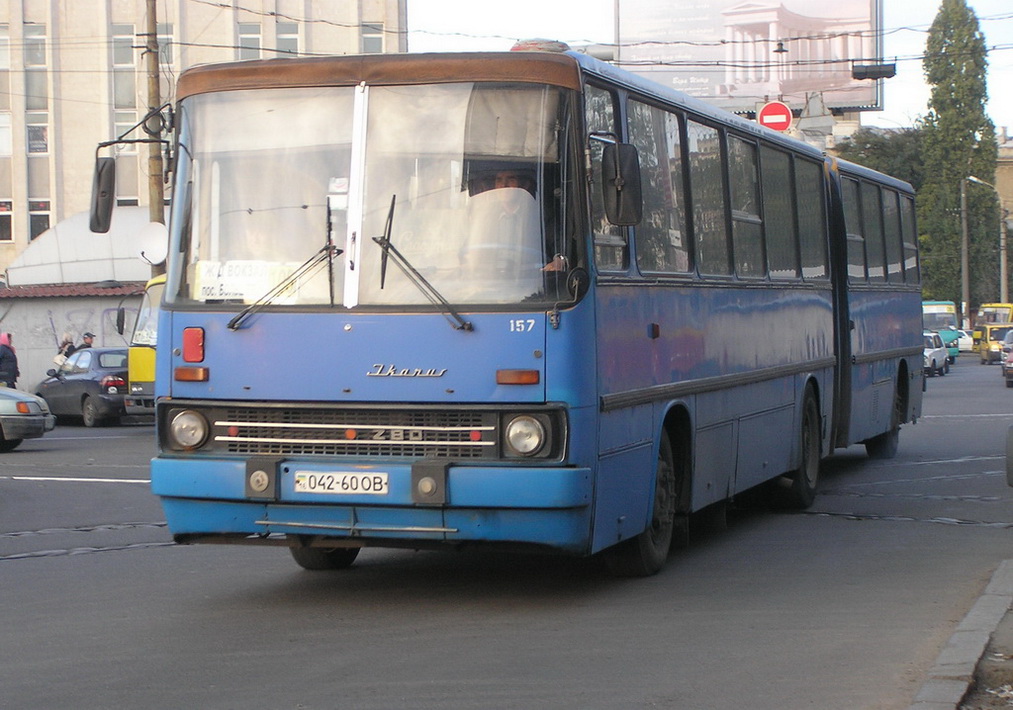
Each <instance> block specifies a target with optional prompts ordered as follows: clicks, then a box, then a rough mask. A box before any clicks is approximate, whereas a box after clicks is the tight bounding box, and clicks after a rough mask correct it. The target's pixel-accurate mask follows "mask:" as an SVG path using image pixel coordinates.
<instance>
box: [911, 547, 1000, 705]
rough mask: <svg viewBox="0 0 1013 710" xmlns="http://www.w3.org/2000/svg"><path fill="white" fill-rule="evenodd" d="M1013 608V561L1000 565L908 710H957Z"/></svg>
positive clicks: (937, 660) (947, 643)
mask: <svg viewBox="0 0 1013 710" xmlns="http://www.w3.org/2000/svg"><path fill="white" fill-rule="evenodd" d="M1011 606H1013V560H1005V561H1003V562H1002V563H1000V564H999V567H998V569H996V571H995V573H994V574H993V575H992V579H991V581H990V582H989V583H988V586H987V587H985V591H984V592H983V593H982V595H981V596H980V597H979V598H978V601H977V602H975V604H974V606H973V607H971V611H969V612H967V616H965V617H964V619H963V621H961V622H960V624H959V625H958V626H957V630H956V631H954V632H953V635H952V636H951V637H950V639H949V640H948V641H947V642H946V645H945V646H943V650H942V651H940V652H939V657H938V658H936V662H935V664H934V665H933V666H932V669H931V670H930V671H929V676H928V678H927V679H926V680H925V682H924V683H923V684H922V687H921V688H920V689H919V691H918V694H917V695H916V696H915V699H914V702H913V703H911V705H910V706H909V707H908V710H955V709H956V708H959V706H960V703H961V701H962V700H963V699H964V696H965V695H966V694H967V690H968V688H970V686H971V683H972V682H973V681H974V669H975V667H977V665H978V661H979V660H980V659H981V656H982V654H984V652H985V648H986V647H987V646H988V642H989V639H990V638H991V637H992V634H993V632H994V631H995V629H996V627H997V626H999V622H1001V621H1002V620H1003V617H1004V616H1005V615H1006V613H1007V612H1009V611H1010V608H1011Z"/></svg>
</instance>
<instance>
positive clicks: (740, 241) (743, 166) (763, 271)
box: [728, 136, 773, 278]
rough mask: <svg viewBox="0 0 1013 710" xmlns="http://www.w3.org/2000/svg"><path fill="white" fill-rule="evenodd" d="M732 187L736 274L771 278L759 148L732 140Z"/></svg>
mask: <svg viewBox="0 0 1013 710" xmlns="http://www.w3.org/2000/svg"><path fill="white" fill-rule="evenodd" d="M728 183H729V188H730V189H731V200H732V253H733V254H734V256H735V273H737V274H738V275H739V276H745V277H760V278H762V277H764V276H766V275H767V263H766V259H765V258H764V255H763V220H762V219H761V218H760V194H759V193H760V184H759V175H758V174H757V165H756V146H755V145H754V144H752V143H748V142H746V141H744V140H742V139H741V138H736V137H735V136H729V137H728ZM771 187H773V186H771Z"/></svg>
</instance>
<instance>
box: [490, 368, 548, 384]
mask: <svg viewBox="0 0 1013 710" xmlns="http://www.w3.org/2000/svg"><path fill="white" fill-rule="evenodd" d="M539 381H540V378H539V374H538V370H496V384H497V385H537V384H538V382H539Z"/></svg>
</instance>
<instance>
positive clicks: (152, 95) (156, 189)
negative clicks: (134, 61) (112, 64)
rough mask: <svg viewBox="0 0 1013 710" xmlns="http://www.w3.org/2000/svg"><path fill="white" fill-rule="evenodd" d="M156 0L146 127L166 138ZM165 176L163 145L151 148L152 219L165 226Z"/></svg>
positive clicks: (156, 269) (149, 27)
mask: <svg viewBox="0 0 1013 710" xmlns="http://www.w3.org/2000/svg"><path fill="white" fill-rule="evenodd" d="M155 2H156V0H146V5H147V15H148V16H147V21H146V25H145V43H144V55H145V69H146V71H147V75H148V112H149V114H150V115H151V117H150V118H149V119H148V121H147V124H146V125H145V126H144V131H145V132H146V133H147V134H148V136H149V137H150V138H156V139H157V138H161V137H162V119H161V118H160V117H159V116H158V115H157V113H155V111H156V110H157V109H158V107H159V106H161V105H162V100H161V98H160V97H159V78H158V18H157V17H156V15H155ZM164 184H165V183H164V178H163V174H162V144H161V143H149V144H148V216H149V219H150V221H152V222H158V223H159V224H165V206H164V204H165V188H164ZM162 273H165V265H164V264H157V265H156V264H152V265H151V275H152V276H158V275H159V274H162Z"/></svg>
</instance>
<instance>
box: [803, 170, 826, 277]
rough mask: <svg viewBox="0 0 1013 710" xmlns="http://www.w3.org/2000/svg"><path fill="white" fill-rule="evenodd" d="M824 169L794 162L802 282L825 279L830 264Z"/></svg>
mask: <svg viewBox="0 0 1013 710" xmlns="http://www.w3.org/2000/svg"><path fill="white" fill-rule="evenodd" d="M823 180H824V173H823V165H821V164H820V163H813V162H810V161H808V160H802V159H800V158H796V159H795V189H796V192H797V195H798V199H797V200H796V204H797V205H798V232H799V243H800V246H801V254H802V278H804V279H820V280H822V279H826V278H828V277H829V276H830V266H829V264H828V263H827V220H826V209H827V208H826V191H825V189H824V182H823Z"/></svg>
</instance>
